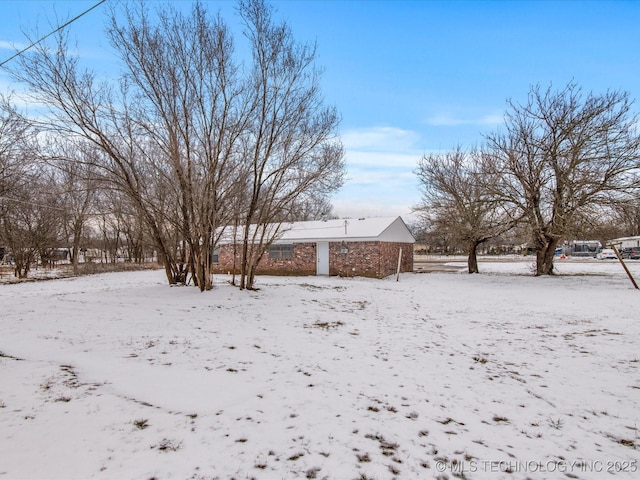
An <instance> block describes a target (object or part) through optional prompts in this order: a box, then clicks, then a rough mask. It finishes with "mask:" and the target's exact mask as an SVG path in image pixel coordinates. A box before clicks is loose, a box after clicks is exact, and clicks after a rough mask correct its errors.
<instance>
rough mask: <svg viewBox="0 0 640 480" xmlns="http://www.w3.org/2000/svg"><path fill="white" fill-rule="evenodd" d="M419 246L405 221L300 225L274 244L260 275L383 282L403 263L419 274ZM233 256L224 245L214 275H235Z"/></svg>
mask: <svg viewBox="0 0 640 480" xmlns="http://www.w3.org/2000/svg"><path fill="white" fill-rule="evenodd" d="M414 243H415V239H414V238H413V235H412V234H411V232H410V231H409V229H408V228H407V225H406V224H405V223H404V221H403V220H402V218H401V217H384V218H360V219H348V220H344V219H342V220H326V221H314V222H294V223H290V224H287V225H285V226H284V228H283V229H282V231H281V233H280V234H279V235H278V237H277V239H276V240H274V241H273V242H272V244H271V246H270V247H269V251H268V252H266V253H265V255H264V256H263V257H262V260H261V261H260V265H259V267H258V270H257V273H258V274H267V275H338V276H343V277H354V276H361V277H372V278H383V277H386V276H389V275H393V274H394V273H396V271H397V268H398V260H399V259H400V271H401V272H411V271H413V244H414ZM240 250H241V249H240V248H239V247H238V248H235V251H236V256H238V255H239V252H240ZM233 252H234V245H233V241H232V240H231V239H227V240H222V241H221V242H220V243H219V245H218V247H217V251H216V254H217V255H214V261H216V265H215V268H214V271H216V272H217V273H227V272H231V271H233V269H234V265H239V261H238V258H236V261H235V263H234V258H233V257H234V253H233Z"/></svg>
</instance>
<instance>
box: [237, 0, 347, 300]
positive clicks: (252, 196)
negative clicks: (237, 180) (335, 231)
mask: <svg viewBox="0 0 640 480" xmlns="http://www.w3.org/2000/svg"><path fill="white" fill-rule="evenodd" d="M239 11H240V15H241V17H242V19H243V22H244V26H245V35H246V36H247V38H248V39H249V41H250V44H251V49H252V54H253V70H252V72H251V77H250V80H249V82H250V83H249V88H250V93H251V97H250V99H251V107H252V108H251V112H252V117H251V124H250V131H249V137H248V138H247V143H246V151H245V155H246V158H247V159H248V173H249V175H248V179H247V185H248V188H247V192H248V196H247V197H248V198H247V205H246V210H245V211H244V216H243V227H244V228H243V242H242V261H241V271H240V288H241V289H242V288H253V284H254V278H255V272H256V269H257V266H258V264H259V262H260V260H261V258H262V256H263V255H264V253H265V251H266V248H268V245H269V243H270V242H271V241H273V239H274V238H275V237H276V236H277V235H278V233H279V232H280V225H281V224H280V223H279V222H278V220H279V219H280V220H279V221H282V220H281V219H283V218H284V217H286V215H287V213H289V212H290V211H291V209H293V208H294V206H295V205H296V200H297V199H298V198H300V197H301V196H303V195H304V194H306V193H308V192H318V193H322V194H327V193H329V192H332V191H334V190H335V189H337V188H339V187H340V186H341V185H342V182H343V175H344V163H343V149H342V144H341V143H340V141H339V140H338V138H337V135H336V130H337V126H338V122H339V116H338V114H337V112H336V110H335V108H331V107H326V106H324V105H323V99H322V96H321V93H320V88H319V72H318V70H317V69H316V68H315V67H314V62H315V59H316V49H315V46H309V45H302V44H299V43H298V42H296V41H295V39H294V37H293V34H292V32H291V29H290V28H289V26H288V25H287V24H286V23H276V21H275V20H274V19H273V10H272V8H271V7H270V6H268V5H267V4H265V3H264V2H263V1H262V0H246V1H241V2H240V4H239Z"/></svg>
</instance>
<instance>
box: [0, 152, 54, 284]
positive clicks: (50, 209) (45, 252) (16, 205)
mask: <svg viewBox="0 0 640 480" xmlns="http://www.w3.org/2000/svg"><path fill="white" fill-rule="evenodd" d="M40 167H41V165H40V164H38V163H36V162H32V164H31V166H30V168H29V171H28V172H26V173H24V178H25V179H26V182H25V183H24V184H22V185H20V188H15V189H13V190H12V192H11V197H10V198H7V199H6V200H5V202H6V203H5V206H6V208H5V209H4V211H3V212H2V214H1V215H0V231H1V236H2V238H3V240H4V242H5V243H6V246H7V247H8V248H9V250H10V251H11V253H12V254H13V260H14V274H15V276H16V277H17V278H27V277H28V275H29V272H30V270H31V267H32V265H33V264H35V263H36V262H37V261H38V260H39V259H43V260H45V259H47V257H48V256H49V254H50V252H51V250H52V249H53V248H55V246H56V245H57V243H58V239H59V234H60V226H61V223H62V222H61V219H62V216H63V210H62V209H61V208H60V207H59V205H58V201H57V198H56V197H55V196H52V195H51V192H53V191H55V185H54V184H53V183H52V178H53V177H52V176H50V175H48V172H46V171H45V170H44V169H42V168H40Z"/></svg>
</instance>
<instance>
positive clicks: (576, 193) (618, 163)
mask: <svg viewBox="0 0 640 480" xmlns="http://www.w3.org/2000/svg"><path fill="white" fill-rule="evenodd" d="M631 107H632V101H631V99H630V98H629V95H628V93H626V92H621V91H607V92H606V93H604V94H594V93H589V94H584V93H583V92H582V89H581V88H580V87H579V86H578V85H577V84H576V83H574V82H572V83H569V84H568V85H567V86H565V87H564V88H563V89H561V90H557V91H556V90H553V89H552V88H551V87H549V88H546V89H545V88H542V87H540V86H533V87H532V88H531V89H530V91H529V95H528V98H527V101H526V102H524V103H523V104H518V103H515V102H513V101H509V102H508V109H507V112H506V113H505V126H504V128H503V130H501V131H497V132H493V133H489V134H486V135H485V136H484V143H483V145H482V146H481V147H479V148H477V149H470V150H464V149H462V148H457V149H455V150H453V151H450V152H444V153H440V154H431V155H426V156H425V157H423V158H422V160H421V161H420V162H419V164H418V168H417V170H416V173H417V175H418V178H419V180H420V183H421V186H422V193H423V196H422V201H421V203H420V204H419V205H418V206H417V208H416V210H417V211H418V212H419V213H420V215H421V222H420V230H421V234H422V235H424V236H427V237H428V238H429V239H430V243H436V244H437V243H440V244H443V243H444V244H445V245H447V247H449V248H451V247H453V248H456V247H459V248H462V249H463V250H464V251H465V252H466V254H467V255H468V269H469V273H476V272H478V263H477V251H478V248H479V246H481V245H484V244H486V243H488V242H490V241H494V242H495V244H496V245H502V246H504V245H509V244H511V245H513V244H514V243H517V242H524V243H526V244H527V245H528V247H529V248H530V249H531V250H532V251H533V252H534V253H535V255H536V275H550V274H553V271H554V270H553V259H554V252H555V250H556V247H558V245H559V244H561V242H562V241H563V240H570V239H572V238H573V239H575V238H582V239H587V238H590V237H596V239H603V240H606V239H611V238H615V237H616V236H626V235H638V234H640V134H639V133H638V128H637V125H638V115H637V114H634V113H632V110H631Z"/></svg>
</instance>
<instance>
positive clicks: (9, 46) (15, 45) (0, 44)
mask: <svg viewBox="0 0 640 480" xmlns="http://www.w3.org/2000/svg"><path fill="white" fill-rule="evenodd" d="M26 46H27V45H26V44H24V43H19V42H7V41H6V40H0V50H13V51H15V50H22V49H23V48H25V47H26Z"/></svg>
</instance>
